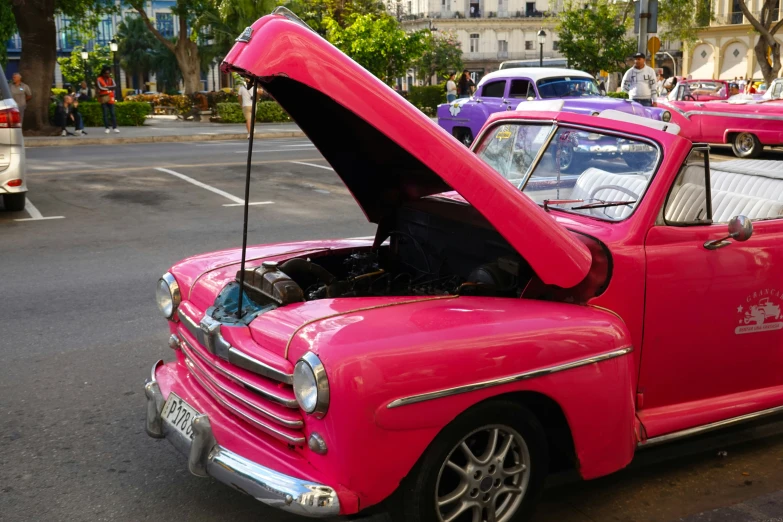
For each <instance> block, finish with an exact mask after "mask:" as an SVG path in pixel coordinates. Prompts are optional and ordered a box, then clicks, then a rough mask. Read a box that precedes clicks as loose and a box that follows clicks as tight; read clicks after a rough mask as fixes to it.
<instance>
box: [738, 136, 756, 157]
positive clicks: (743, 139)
mask: <svg viewBox="0 0 783 522" xmlns="http://www.w3.org/2000/svg"><path fill="white" fill-rule="evenodd" d="M754 146H755V143H754V142H753V136H751V135H750V134H748V133H747V132H743V133H742V134H740V135H739V136H737V148H738V149H739V150H740V151H742V152H750V151H751V150H753V147H754Z"/></svg>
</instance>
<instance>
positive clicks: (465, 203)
mask: <svg viewBox="0 0 783 522" xmlns="http://www.w3.org/2000/svg"><path fill="white" fill-rule="evenodd" d="M224 69H225V70H227V71H236V72H239V73H241V74H243V75H247V76H249V77H251V78H254V79H258V80H259V81H260V83H261V85H262V86H263V88H264V89H265V90H266V91H267V92H269V93H270V94H271V95H272V96H274V97H275V98H276V99H277V100H278V101H279V102H280V103H281V104H282V106H283V107H284V108H285V109H286V110H287V111H288V113H289V114H291V116H292V117H293V118H294V119H295V120H296V122H297V123H298V124H299V125H300V126H301V128H302V129H303V130H304V132H306V133H307V135H308V136H309V138H310V139H311V140H312V141H313V143H314V144H315V145H316V146H317V147H318V149H319V150H320V151H321V153H322V154H323V156H324V157H325V159H326V160H327V161H328V162H329V164H330V165H331V166H332V167H333V168H334V170H335V172H336V173H337V175H338V176H339V177H340V178H341V179H342V180H343V181H344V182H345V184H346V186H347V187H348V188H349V189H350V191H351V193H352V194H353V196H354V197H355V199H356V202H357V204H358V205H359V206H360V207H361V208H362V209H363V210H364V213H365V214H366V216H367V219H368V220H369V221H371V222H373V223H376V224H377V232H376V234H375V238H374V239H373V240H366V241H365V240H356V239H338V240H330V241H324V240H319V241H304V242H292V243H281V244H274V245H265V246H252V247H249V248H248V249H247V265H246V267H247V268H246V271H245V272H244V280H245V286H244V292H245V294H246V295H245V297H246V299H245V301H244V303H245V304H244V306H243V307H242V311H241V313H240V312H239V310H237V308H238V304H237V296H238V293H239V286H238V284H239V283H238V280H239V279H240V278H239V277H238V276H239V274H238V270H239V267H240V257H241V256H242V251H241V250H240V249H233V250H226V251H221V252H214V253H209V254H203V255H199V256H195V257H192V258H189V259H186V260H184V261H181V262H179V263H177V264H175V265H174V266H173V267H171V269H170V270H169V271H168V272H167V273H166V274H165V275H164V276H163V277H162V278H161V279H160V281H159V283H158V297H157V299H158V305H159V308H160V310H161V312H162V314H163V315H164V316H165V318H166V319H167V320H168V325H169V328H170V332H171V336H170V339H169V346H170V347H171V348H172V353H171V360H170V361H169V362H166V363H164V362H163V361H159V362H157V363H155V364H154V366H153V368H152V375H151V378H150V380H149V381H148V382H147V384H146V387H145V392H146V397H147V417H146V430H147V432H148V433H149V434H150V435H151V436H153V437H160V438H166V439H168V440H169V441H170V442H171V443H172V444H173V445H174V446H176V447H177V448H178V449H179V450H181V451H182V452H183V453H184V454H185V455H186V458H187V463H188V464H187V465H188V468H189V469H190V471H191V472H192V473H194V474H196V475H199V476H207V475H209V476H212V477H214V478H215V479H217V480H218V481H220V482H223V483H225V484H227V485H229V486H232V487H234V488H236V489H238V490H240V491H242V492H244V493H246V494H249V495H251V496H253V497H255V498H256V499H258V500H259V501H261V502H263V503H265V504H268V505H270V506H274V507H276V508H280V509H283V510H287V511H290V512H293V513H298V514H302V515H307V516H311V517H328V516H333V515H337V514H342V515H349V514H353V513H357V512H359V511H362V510H367V509H368V508H371V507H373V506H379V505H383V504H384V503H386V504H387V505H388V507H389V508H390V509H391V510H392V511H393V513H394V514H395V517H396V520H400V521H405V522H431V521H438V522H447V521H448V522H454V521H456V522H461V521H473V522H475V521H481V522H490V521H504V522H513V521H519V520H523V519H525V518H527V517H528V516H529V515H530V513H531V512H532V510H533V508H534V505H535V502H536V499H537V497H538V495H539V493H540V492H541V489H542V487H543V484H544V479H545V477H546V476H547V473H548V472H549V471H550V470H553V469H561V468H564V467H574V468H576V469H577V470H578V472H579V473H580V474H581V476H582V477H584V478H585V479H591V478H594V477H600V476H602V475H606V474H608V473H612V472H614V471H617V470H619V469H622V468H623V467H625V466H626V465H628V463H629V462H630V461H631V460H632V459H633V457H634V454H635V453H636V452H637V451H638V450H639V449H640V448H644V447H647V446H652V445H655V444H660V443H664V442H668V441H672V440H677V439H680V438H682V437H687V436H692V435H696V434H699V433H704V432H708V431H710V430H713V429H715V428H718V427H722V426H727V425H731V424H734V423H738V422H741V421H745V420H750V419H758V418H761V417H764V416H768V415H771V414H774V413H778V412H781V411H783V376H782V375H781V372H780V371H779V368H780V357H781V346H783V330H781V329H780V328H779V326H781V325H783V321H779V320H777V319H775V318H774V317H769V318H767V319H766V320H765V322H764V323H763V324H745V322H744V316H745V312H746V310H747V308H748V307H749V306H754V305H757V304H758V303H760V302H761V301H760V300H761V299H767V301H764V303H765V304H764V306H767V308H770V306H779V305H780V303H781V301H782V300H783V287H782V286H781V279H780V265H781V260H783V215H781V214H782V213H783V179H781V178H778V177H775V176H770V177H765V175H764V174H763V173H759V172H763V170H762V171H759V169H755V168H754V169H748V170H747V171H746V170H743V169H742V168H736V169H733V168H726V169H724V170H722V171H715V172H714V173H712V175H711V172H710V170H709V169H708V168H707V167H708V151H707V150H706V148H705V147H699V146H694V145H693V144H692V143H691V142H690V141H689V140H687V139H685V138H682V137H680V136H677V135H676V130H677V129H676V127H675V126H672V125H670V124H666V123H663V122H654V121H652V120H647V119H641V118H638V119H634V117H633V116H629V115H622V114H621V115H620V116H618V115H617V114H603V115H599V116H590V115H579V114H573V113H565V112H551V111H548V110H538V111H533V110H528V111H518V112H506V113H499V114H496V115H494V116H492V117H491V118H490V120H489V121H488V122H487V124H486V125H485V126H484V128H483V129H482V131H481V133H480V134H479V135H478V136H477V138H476V142H475V144H474V149H473V151H470V150H468V149H467V148H465V147H464V146H463V145H462V144H461V143H460V142H458V141H457V140H455V139H454V138H453V137H452V136H450V135H449V134H448V133H447V132H446V131H444V130H443V129H441V128H439V127H438V126H437V125H436V124H435V123H434V122H432V121H431V120H430V119H429V118H428V117H426V116H425V115H424V114H422V113H420V112H419V111H418V110H416V109H415V108H414V107H413V106H412V105H410V104H408V103H407V102H406V101H405V100H404V99H402V98H401V97H399V96H397V95H396V94H395V93H394V91H392V90H391V89H390V88H388V87H387V86H386V85H384V84H383V83H381V82H380V81H378V80H377V79H376V78H374V77H373V76H372V75H370V74H369V73H368V72H366V71H365V70H364V69H362V68H361V67H360V66H358V65H357V64H356V63H354V62H353V61H351V60H350V59H348V58H347V57H346V56H344V55H343V54H341V53H340V52H339V51H338V50H336V49H335V48H334V47H333V46H331V45H329V44H328V43H326V42H325V41H323V40H322V39H321V38H320V37H319V36H318V35H317V34H316V33H314V32H312V31H311V30H310V29H309V28H307V27H306V26H303V25H300V24H299V23H297V22H296V21H292V20H290V19H288V18H286V17H284V16H282V15H270V16H267V17H264V18H262V19H261V20H259V21H258V22H256V23H255V24H254V25H253V26H252V28H248V30H247V31H245V33H243V35H242V37H241V38H240V40H239V42H238V43H237V44H236V45H235V47H234V48H233V49H232V51H231V52H230V53H229V55H228V56H227V57H226V59H225V63H224ZM531 103H532V102H531ZM531 107H533V106H532V105H531ZM616 118H619V119H616ZM628 119H631V120H633V121H623V120H628ZM664 128H666V131H664V130H663V129H664ZM606 138H610V139H612V140H614V141H615V142H616V144H617V147H618V149H619V151H620V152H625V151H627V152H629V153H630V152H632V153H634V154H640V153H646V154H649V155H650V156H651V158H652V159H651V161H650V162H648V163H647V164H646V166H645V167H644V168H642V169H635V168H633V167H631V166H629V165H628V163H626V162H625V161H623V159H622V157H621V155H618V156H611V157H607V156H605V155H601V154H600V151H599V152H597V153H596V154H595V155H593V156H591V155H589V154H584V155H580V156H579V158H580V159H579V162H580V165H581V166H580V168H579V169H577V170H576V171H573V173H571V174H568V175H565V174H562V173H561V168H560V161H561V159H562V156H563V154H568V152H567V149H568V147H572V146H573V143H574V142H577V143H582V142H589V141H591V140H592V141H595V142H604V141H605V139H606ZM762 185H763V190H762V189H761V188H760V187H762ZM759 190H761V192H759ZM751 234H752V237H751ZM237 239H239V238H237ZM237 315H239V316H240V318H237Z"/></svg>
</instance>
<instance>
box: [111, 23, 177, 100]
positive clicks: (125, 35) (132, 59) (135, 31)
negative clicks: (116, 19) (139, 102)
mask: <svg viewBox="0 0 783 522" xmlns="http://www.w3.org/2000/svg"><path fill="white" fill-rule="evenodd" d="M117 40H118V42H119V48H118V53H119V56H120V65H121V66H122V68H123V69H125V72H126V73H127V74H129V75H131V76H136V79H137V82H138V85H139V86H140V87H141V86H143V85H144V76H146V75H147V74H148V73H149V72H150V71H152V70H153V65H154V61H155V55H154V53H153V49H154V48H155V44H156V43H157V40H155V37H154V36H152V33H151V32H150V31H149V29H147V25H146V24H145V23H144V20H142V19H141V18H139V17H138V16H126V17H125V19H124V20H123V21H122V22H120V25H119V27H118V28H117ZM167 52H168V50H167ZM142 90H143V89H142Z"/></svg>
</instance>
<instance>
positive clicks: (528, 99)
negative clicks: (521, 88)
mask: <svg viewBox="0 0 783 522" xmlns="http://www.w3.org/2000/svg"><path fill="white" fill-rule="evenodd" d="M533 100H535V98H534V97H532V96H528V97H527V101H533Z"/></svg>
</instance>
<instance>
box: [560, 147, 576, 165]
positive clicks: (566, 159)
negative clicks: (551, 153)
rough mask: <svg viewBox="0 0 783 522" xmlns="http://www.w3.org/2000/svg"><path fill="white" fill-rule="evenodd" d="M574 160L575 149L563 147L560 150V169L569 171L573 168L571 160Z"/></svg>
mask: <svg viewBox="0 0 783 522" xmlns="http://www.w3.org/2000/svg"><path fill="white" fill-rule="evenodd" d="M573 158H574V149H572V148H571V147H563V148H561V149H560V168H561V169H567V168H568V167H570V166H571V160H573Z"/></svg>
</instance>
